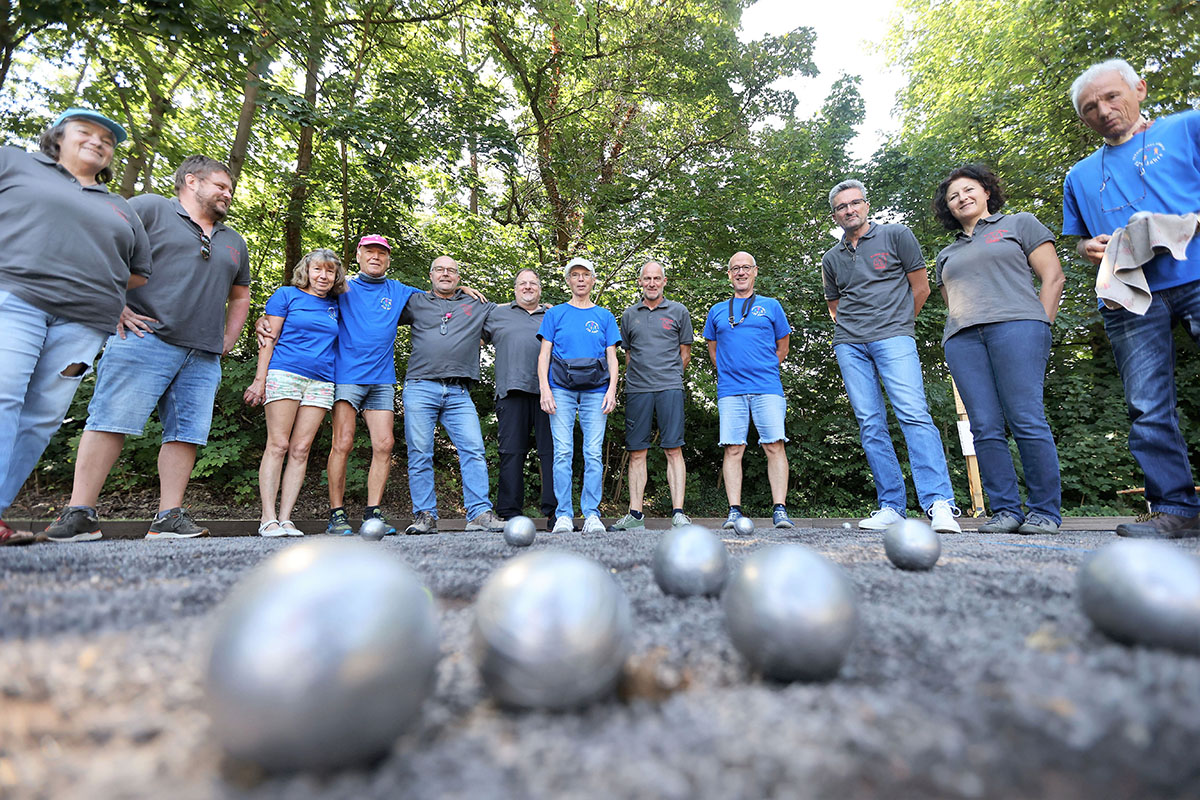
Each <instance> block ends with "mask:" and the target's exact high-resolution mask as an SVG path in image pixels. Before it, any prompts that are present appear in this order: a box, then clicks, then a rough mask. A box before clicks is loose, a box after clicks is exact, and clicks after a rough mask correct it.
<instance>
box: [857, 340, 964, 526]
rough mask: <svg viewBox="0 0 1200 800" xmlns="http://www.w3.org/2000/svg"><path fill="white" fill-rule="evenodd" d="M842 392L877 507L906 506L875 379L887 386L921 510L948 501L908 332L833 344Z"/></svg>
mask: <svg viewBox="0 0 1200 800" xmlns="http://www.w3.org/2000/svg"><path fill="white" fill-rule="evenodd" d="M833 352H834V354H835V355H836V356H837V361H838V366H839V367H841V370H842V382H843V383H845V384H846V396H847V397H849V398H850V407H851V408H853V409H854V416H855V418H856V419H858V433H859V438H860V439H861V440H862V446H863V450H864V451H865V452H866V454H867V464H868V465H870V467H871V474H872V475H873V476H874V477H875V496H876V498H877V499H878V501H879V507H880V508H892V509H895V510H896V511H898V512H900V513H901V514H903V513H904V511H905V509H906V508H907V507H908V498H907V494H906V492H905V488H904V473H902V472H901V471H900V461H899V459H897V458H896V448H895V447H894V446H893V445H892V436H891V433H890V432H889V431H888V423H887V406H886V405H885V404H884V400H883V392H881V391H880V388H879V383H880V381H882V382H883V388H884V389H886V390H887V396H888V399H889V400H891V401H892V410H893V411H895V412H896V420H897V421H898V422H899V423H900V430H901V431H903V433H904V441H905V443H906V444H907V445H908V462H909V465H910V466H911V467H912V476H913V484H914V485H915V486H916V489H917V500H918V501H919V502H920V504H921V508H922V509H925V510H928V509H929V507H930V506H932V505H933V504H934V502H936V501H938V500H950V501H953V500H954V490H953V489H952V488H951V486H950V474H949V473H948V472H947V471H946V451H945V450H944V449H943V447H942V435H941V434H940V433H938V429H937V426H935V425H934V424H933V419H932V418H931V417H930V416H929V406H928V404H927V403H926V401H925V382H924V380H923V378H922V377H921V360H920V359H919V358H918V357H917V344H916V342H915V341H914V340H913V338H912V337H911V336H891V337H889V338H887V339H880V340H879V341H877V342H866V343H861V344H858V343H856V344H850V343H846V344H839V345H835V346H834V348H833Z"/></svg>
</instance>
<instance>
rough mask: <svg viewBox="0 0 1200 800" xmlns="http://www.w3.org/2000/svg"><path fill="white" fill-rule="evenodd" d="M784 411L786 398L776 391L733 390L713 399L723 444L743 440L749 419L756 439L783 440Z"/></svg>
mask: <svg viewBox="0 0 1200 800" xmlns="http://www.w3.org/2000/svg"><path fill="white" fill-rule="evenodd" d="M786 413H787V400H785V399H784V398H783V395H779V394H734V395H729V396H728V397H722V398H720V399H718V400H717V414H718V415H719V416H720V418H721V441H720V442H719V444H720V445H721V446H722V447H724V446H726V445H730V444H746V436H747V434H749V433H750V419H751V418H752V417H753V419H754V428H755V430H757V431H758V443H759V444H770V443H771V442H786V441H787V440H788V439H787V436H786V435H784V431H783V418H784V415H785V414H786Z"/></svg>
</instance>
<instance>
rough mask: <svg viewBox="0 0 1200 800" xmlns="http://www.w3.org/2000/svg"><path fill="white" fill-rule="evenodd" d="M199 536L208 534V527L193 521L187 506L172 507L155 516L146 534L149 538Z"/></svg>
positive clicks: (193, 537) (190, 537)
mask: <svg viewBox="0 0 1200 800" xmlns="http://www.w3.org/2000/svg"><path fill="white" fill-rule="evenodd" d="M198 536H208V528H202V527H200V526H199V525H197V524H196V523H195V522H192V518H191V517H190V516H189V515H188V512H187V509H186V508H172V509H171V510H169V511H167V512H165V513H161V514H160V515H158V516H155V518H154V522H152V523H150V531H149V532H148V533H147V534H146V538H147V539H195V538H196V537H198Z"/></svg>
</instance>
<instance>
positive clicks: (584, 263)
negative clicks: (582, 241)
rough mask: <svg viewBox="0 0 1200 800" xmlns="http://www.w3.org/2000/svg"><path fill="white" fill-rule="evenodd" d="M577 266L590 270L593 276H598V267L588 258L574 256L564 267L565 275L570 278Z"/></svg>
mask: <svg viewBox="0 0 1200 800" xmlns="http://www.w3.org/2000/svg"><path fill="white" fill-rule="evenodd" d="M575 267H583V268H584V269H586V270H587V271H588V272H590V273H592V277H593V278H594V277H596V267H595V266H594V265H593V264H592V262H590V261H588V260H587V259H586V258H572V259H571V260H570V261H568V262H567V265H566V266H565V267H563V277H564V278H567V279H570V277H571V270H573V269H575Z"/></svg>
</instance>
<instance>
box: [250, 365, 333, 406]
mask: <svg viewBox="0 0 1200 800" xmlns="http://www.w3.org/2000/svg"><path fill="white" fill-rule="evenodd" d="M276 400H299V401H300V405H302V406H316V407H317V408H326V409H328V408H333V381H319V380H316V379H314V378H306V377H304V376H303V375H297V374H296V373H294V372H284V371H283V370H281V369H269V370H267V396H266V399H264V400H263V402H264V403H272V402H274V401H276Z"/></svg>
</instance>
